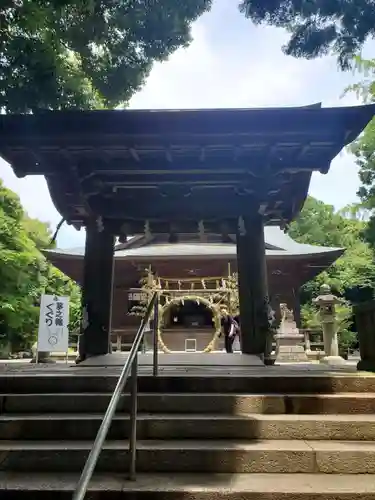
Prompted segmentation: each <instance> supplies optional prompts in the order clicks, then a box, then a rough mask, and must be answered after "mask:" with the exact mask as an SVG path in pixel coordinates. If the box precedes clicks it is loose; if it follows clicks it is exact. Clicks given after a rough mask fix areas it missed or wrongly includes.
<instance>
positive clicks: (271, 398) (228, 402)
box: [0, 387, 375, 415]
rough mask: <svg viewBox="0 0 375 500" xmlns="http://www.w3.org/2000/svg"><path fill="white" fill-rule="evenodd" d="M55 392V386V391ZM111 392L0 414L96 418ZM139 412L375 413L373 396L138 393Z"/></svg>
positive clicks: (34, 399)
mask: <svg viewBox="0 0 375 500" xmlns="http://www.w3.org/2000/svg"><path fill="white" fill-rule="evenodd" d="M54 390H56V387H55V389H54ZM110 397H111V394H110V393H96V394H95V393H87V392H84V393H66V394H56V393H51V394H48V393H47V394H35V393H31V394H3V395H0V412H2V413H42V412H46V413H96V412H98V413H100V412H103V413H104V412H105V410H106V408H107V406H108V403H109V400H110ZM129 407H130V398H129V395H126V394H125V395H124V396H122V398H121V400H120V403H119V406H118V411H119V412H124V411H128V410H129ZM138 409H139V411H141V412H150V413H151V412H152V413H196V412H197V411H199V413H215V414H223V413H225V414H228V415H230V414H232V415H240V414H243V413H246V414H247V413H266V414H268V413H279V414H282V413H290V414H316V413H321V414H353V413H356V414H375V393H373V392H368V393H340V394H223V393H201V394H197V393H184V394H157V393H143V394H142V393H141V394H139V396H138Z"/></svg>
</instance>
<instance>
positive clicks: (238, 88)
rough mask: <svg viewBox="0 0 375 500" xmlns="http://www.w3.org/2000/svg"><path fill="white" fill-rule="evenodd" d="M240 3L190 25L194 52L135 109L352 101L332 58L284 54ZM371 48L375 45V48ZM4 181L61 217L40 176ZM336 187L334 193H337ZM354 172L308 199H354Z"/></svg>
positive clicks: (277, 39) (155, 77)
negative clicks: (240, 9)
mask: <svg viewBox="0 0 375 500" xmlns="http://www.w3.org/2000/svg"><path fill="white" fill-rule="evenodd" d="M236 4H237V2H228V1H227V0H216V2H215V3H214V7H213V9H212V11H211V12H209V13H207V14H205V15H204V16H202V17H201V18H200V19H199V20H198V21H197V22H196V23H195V24H194V26H193V37H194V41H193V43H192V44H191V45H190V47H188V48H186V49H181V50H178V51H177V52H175V53H174V54H173V55H172V56H171V57H170V59H169V60H168V61H167V62H164V63H161V64H156V65H155V66H154V68H153V70H152V72H151V74H150V76H149V78H148V80H147V82H146V85H145V86H144V88H143V89H142V90H141V91H140V92H139V93H138V94H137V95H135V96H134V97H133V99H132V100H131V103H130V106H131V107H132V108H154V109H163V108H164V109H165V108H167V109H168V108H177V109H184V108H223V107H265V106H288V105H289V106H290V105H297V106H299V105H306V104H311V103H314V102H320V101H322V102H323V104H324V105H325V106H340V105H341V106H342V105H351V104H355V103H356V102H357V101H356V99H355V97H354V96H353V95H349V96H346V97H345V99H340V96H341V94H342V91H343V89H344V88H345V87H346V86H347V85H348V84H349V83H351V82H352V81H353V79H354V80H355V78H354V77H353V75H352V74H350V73H342V72H340V71H338V70H337V67H336V61H335V59H334V58H324V59H318V60H313V61H306V60H300V59H295V58H292V57H287V56H285V55H284V54H283V53H282V51H281V46H282V45H283V43H284V42H285V40H286V35H285V33H284V32H283V31H282V30H278V29H273V28H265V27H261V28H255V27H253V26H252V24H251V23H250V21H248V20H246V19H245V18H244V17H243V16H242V15H241V14H240V13H239V12H238V10H237V8H236ZM374 46H375V45H374V44H370V45H369V47H370V48H372V49H373V48H374ZM0 168H1V170H0V176H1V177H2V178H3V179H4V181H5V183H6V185H7V186H9V187H10V188H11V189H13V190H14V191H16V192H17V193H18V194H19V195H20V197H21V201H22V203H23V205H24V206H25V208H26V210H27V211H28V212H29V214H30V215H31V216H33V217H38V218H40V219H41V220H45V221H50V222H51V223H52V225H53V226H54V225H56V224H57V223H58V221H59V220H60V215H59V214H58V213H57V212H56V210H55V208H54V206H53V204H52V202H51V200H50V197H49V194H48V189H47V186H46V183H45V181H44V179H43V178H40V177H37V178H35V177H34V178H33V177H28V178H26V179H16V178H15V176H14V175H13V173H12V171H11V169H10V167H9V166H7V165H6V164H0ZM333 187H334V189H333ZM357 188H358V178H357V171H356V167H355V165H354V162H353V159H352V158H351V157H350V156H348V155H346V154H345V155H342V156H339V157H338V158H336V159H335V161H334V163H333V166H332V169H331V171H330V172H329V174H327V175H326V176H322V175H319V174H314V176H313V180H312V183H311V190H310V192H311V194H313V195H314V196H316V197H317V198H319V199H322V200H323V201H325V202H327V203H332V204H334V205H335V206H336V207H340V206H343V205H346V204H348V203H350V202H352V201H355V199H356V194H355V193H356V190H357ZM83 238H84V233H78V232H76V231H75V230H73V229H72V228H67V227H65V228H64V229H63V230H62V231H61V233H60V237H59V239H58V243H59V245H60V246H62V247H72V246H76V245H77V244H82V242H83Z"/></svg>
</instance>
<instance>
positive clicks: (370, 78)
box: [345, 57, 375, 249]
mask: <svg viewBox="0 0 375 500" xmlns="http://www.w3.org/2000/svg"><path fill="white" fill-rule="evenodd" d="M355 61H356V71H357V73H358V74H359V75H360V77H361V80H360V81H359V82H357V83H356V84H354V85H351V86H349V87H348V88H346V89H345V93H348V92H355V93H356V95H357V96H358V97H359V98H361V99H362V100H363V101H364V102H366V103H369V102H371V103H375V59H373V60H365V59H361V58H360V57H357V58H356V59H355ZM350 151H351V153H353V154H354V157H355V161H356V164H357V166H358V167H359V179H360V181H361V186H360V188H359V190H358V193H357V194H358V196H359V197H360V199H361V202H362V206H363V207H364V208H365V210H366V220H367V221H368V222H367V224H366V227H365V228H364V233H363V234H364V237H365V239H366V241H368V242H369V243H370V245H371V246H372V248H374V249H375V215H374V208H375V120H374V119H373V120H372V121H371V122H370V123H369V124H368V125H367V127H366V128H365V130H364V132H363V134H361V135H360V136H359V137H358V139H357V140H356V141H354V142H353V143H352V144H351V146H350Z"/></svg>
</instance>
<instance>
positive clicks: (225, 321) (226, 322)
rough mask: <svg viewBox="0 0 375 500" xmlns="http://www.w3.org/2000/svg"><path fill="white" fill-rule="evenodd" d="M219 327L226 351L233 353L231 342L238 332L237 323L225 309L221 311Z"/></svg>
mask: <svg viewBox="0 0 375 500" xmlns="http://www.w3.org/2000/svg"><path fill="white" fill-rule="evenodd" d="M221 314H222V316H221V328H222V331H223V333H224V345H225V350H226V351H227V353H229V354H231V353H233V342H234V339H235V338H236V335H237V333H238V323H237V322H236V321H235V320H234V318H233V316H231V315H230V314H229V313H228V310H227V309H224V308H223V309H222V311H221Z"/></svg>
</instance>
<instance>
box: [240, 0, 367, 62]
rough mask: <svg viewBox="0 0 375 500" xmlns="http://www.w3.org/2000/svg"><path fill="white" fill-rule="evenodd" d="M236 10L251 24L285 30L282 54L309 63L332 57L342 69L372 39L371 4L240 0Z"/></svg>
mask: <svg viewBox="0 0 375 500" xmlns="http://www.w3.org/2000/svg"><path fill="white" fill-rule="evenodd" d="M240 10H241V11H242V12H243V13H244V14H245V16H246V17H248V18H249V19H251V20H252V21H253V22H254V23H255V24H268V25H271V26H276V27H278V28H285V29H286V30H287V31H288V33H290V38H289V40H288V43H287V44H286V45H285V46H284V47H283V50H284V52H285V53H286V54H288V55H292V56H295V57H304V58H307V59H313V58H315V57H319V56H321V55H325V54H328V53H334V54H336V55H337V60H338V63H339V66H340V67H341V68H342V69H348V68H349V67H350V66H351V64H352V60H353V56H354V55H356V54H358V52H359V51H360V49H361V48H362V46H363V44H364V42H365V41H366V40H367V39H369V38H373V37H374V35H375V9H374V2H373V0H242V1H241V4H240Z"/></svg>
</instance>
